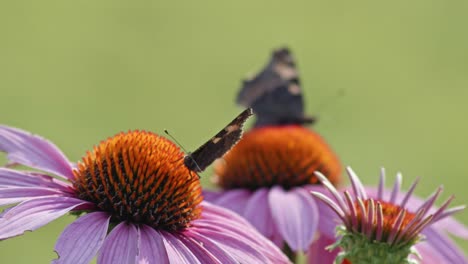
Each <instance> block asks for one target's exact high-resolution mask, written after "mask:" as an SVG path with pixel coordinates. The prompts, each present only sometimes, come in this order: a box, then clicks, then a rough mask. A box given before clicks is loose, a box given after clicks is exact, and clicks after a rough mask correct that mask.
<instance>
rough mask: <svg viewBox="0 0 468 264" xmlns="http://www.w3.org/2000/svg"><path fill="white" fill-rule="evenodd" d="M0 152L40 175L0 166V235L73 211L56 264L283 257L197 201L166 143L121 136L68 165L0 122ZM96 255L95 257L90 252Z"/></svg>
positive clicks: (193, 180)
mask: <svg viewBox="0 0 468 264" xmlns="http://www.w3.org/2000/svg"><path fill="white" fill-rule="evenodd" d="M0 151H4V152H7V153H8V159H9V160H10V161H11V162H13V163H18V164H22V165H25V166H28V167H31V168H33V169H36V170H39V171H43V172H45V173H49V174H53V175H55V176H54V177H53V176H50V175H47V174H45V173H43V172H31V171H22V170H15V169H10V168H5V167H1V168H0V205H11V204H16V203H19V204H18V205H16V206H14V207H12V208H10V209H9V210H5V212H3V213H2V214H1V215H0V240H3V239H7V238H10V237H14V236H18V235H21V234H23V233H24V232H25V231H27V230H35V229H37V228H39V227H41V226H43V225H45V224H47V223H49V222H51V221H53V220H54V219H56V218H58V217H60V216H62V215H65V214H67V213H68V212H73V213H75V214H78V215H81V216H80V217H79V218H78V219H77V220H76V221H75V222H73V223H72V224H70V225H69V226H68V227H67V228H66V229H65V230H64V232H63V233H62V234H61V236H60V237H59V239H58V241H57V244H56V246H55V250H56V252H57V254H58V259H56V260H55V261H54V262H55V263H71V262H72V263H89V261H90V260H91V259H92V258H93V257H94V255H96V253H97V254H98V263H156V262H157V263H194V262H200V263H238V262H243V263H263V262H266V263H285V262H287V259H286V258H285V257H284V256H283V255H282V254H281V252H279V250H278V249H276V247H274V246H273V245H272V244H271V243H270V242H269V241H267V240H266V239H264V238H263V237H262V236H260V235H259V234H258V233H256V231H255V230H254V229H253V228H252V227H251V226H250V225H249V224H248V223H247V222H245V221H244V220H243V219H241V218H240V217H238V216H236V215H235V214H233V213H231V212H229V211H226V210H224V209H222V208H219V207H217V206H214V205H211V204H209V203H207V202H203V198H202V196H201V187H200V182H199V180H198V178H197V177H192V175H191V174H190V172H189V171H188V169H187V168H186V167H185V166H184V165H183V157H184V155H183V153H182V152H181V151H180V150H179V148H178V147H177V146H175V145H174V144H173V143H172V142H170V141H169V140H167V139H165V138H163V137H160V136H158V135H156V134H153V133H150V132H144V131H131V132H128V133H120V134H118V135H116V136H114V137H112V138H109V139H107V140H105V141H103V142H101V143H100V144H99V145H98V146H96V147H95V148H94V150H93V151H91V152H88V153H87V154H86V155H85V156H84V157H83V159H82V161H81V162H79V163H78V164H77V166H76V167H74V166H73V165H72V163H70V162H69V161H68V160H67V159H66V158H65V156H64V155H63V154H62V152H61V151H60V150H59V149H58V148H57V147H56V146H55V145H53V144H52V143H51V142H49V141H47V140H45V139H43V138H40V137H38V136H34V135H31V134H29V133H27V132H24V131H22V130H18V129H14V128H10V127H5V126H0ZM98 251H99V253H98Z"/></svg>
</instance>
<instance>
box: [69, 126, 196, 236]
mask: <svg viewBox="0 0 468 264" xmlns="http://www.w3.org/2000/svg"><path fill="white" fill-rule="evenodd" d="M183 158H184V154H183V153H182V152H181V151H180V149H179V148H178V147H177V146H175V145H174V144H173V143H172V142H171V141H169V140H167V139H166V138H164V137H161V136H158V135H156V134H153V133H150V132H145V131H132V132H128V133H120V134H118V135H116V136H114V137H112V138H109V139H107V140H105V141H103V142H101V143H100V144H99V145H98V146H97V147H94V150H93V151H92V152H88V153H87V155H86V156H84V157H83V160H82V162H80V163H78V169H76V170H74V174H75V181H74V183H73V185H74V187H75V188H76V190H77V192H78V195H79V197H80V198H81V199H83V200H87V201H90V202H93V203H94V204H96V206H97V207H98V208H99V209H100V210H102V211H106V212H109V213H110V214H111V215H112V218H111V220H112V221H113V222H122V221H129V222H132V223H142V224H147V225H149V226H152V227H154V228H157V229H163V230H179V229H182V228H185V227H187V226H188V225H189V223H190V221H191V220H194V219H197V218H199V216H200V213H201V208H200V207H199V206H198V205H199V204H200V202H201V200H202V196H201V187H200V182H199V180H198V178H197V177H196V176H195V177H193V176H192V174H191V173H190V172H189V170H188V169H187V168H186V167H185V166H184V164H183Z"/></svg>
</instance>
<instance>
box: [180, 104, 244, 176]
mask: <svg viewBox="0 0 468 264" xmlns="http://www.w3.org/2000/svg"><path fill="white" fill-rule="evenodd" d="M252 114H253V113H252V109H251V108H247V109H246V110H244V111H243V112H242V113H240V114H239V115H238V116H237V117H236V118H235V119H234V120H232V121H231V122H230V123H229V124H228V125H227V126H226V127H225V128H223V129H222V130H221V131H219V132H218V134H216V135H215V136H214V137H213V138H211V139H210V140H208V141H207V142H206V143H205V144H203V145H201V146H200V147H199V148H198V149H197V150H195V151H194V152H192V153H191V154H189V155H187V156H186V157H185V159H184V164H185V166H186V167H187V168H188V169H189V170H192V171H196V172H202V171H204V170H205V169H206V167H208V166H209V165H210V164H211V163H213V161H214V160H215V159H217V158H220V157H221V156H223V155H224V154H225V153H226V152H228V151H229V150H230V149H231V148H232V147H233V146H234V145H235V144H236V143H237V142H238V141H239V140H240V138H241V136H242V127H243V125H244V123H245V121H246V120H247V119H248V118H249V117H250V116H251V115H252Z"/></svg>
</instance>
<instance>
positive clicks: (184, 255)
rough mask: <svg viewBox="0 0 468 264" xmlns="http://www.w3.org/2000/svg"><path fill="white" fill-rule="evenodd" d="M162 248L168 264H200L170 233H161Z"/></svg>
mask: <svg viewBox="0 0 468 264" xmlns="http://www.w3.org/2000/svg"><path fill="white" fill-rule="evenodd" d="M161 235H162V238H163V242H164V246H165V247H166V252H167V256H168V258H169V263H194V264H197V263H199V264H201V262H200V261H199V260H198V259H197V257H196V256H195V255H194V254H193V253H192V252H191V251H190V249H189V248H187V246H186V245H184V243H182V242H181V241H180V240H179V239H178V238H177V237H174V236H173V235H172V234H171V233H168V232H165V231H161Z"/></svg>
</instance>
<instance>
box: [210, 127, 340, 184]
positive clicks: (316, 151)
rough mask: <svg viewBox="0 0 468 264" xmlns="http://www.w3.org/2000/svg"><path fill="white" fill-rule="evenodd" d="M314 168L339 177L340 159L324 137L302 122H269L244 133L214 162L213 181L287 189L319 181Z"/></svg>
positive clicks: (332, 177) (335, 180)
mask: <svg viewBox="0 0 468 264" xmlns="http://www.w3.org/2000/svg"><path fill="white" fill-rule="evenodd" d="M315 171H320V172H322V173H323V174H324V175H326V176H327V177H328V178H329V179H330V181H331V182H332V183H334V184H336V183H338V182H339V181H340V173H341V165H340V162H339V161H338V158H337V157H336V156H335V154H334V153H333V152H332V150H331V149H330V147H329V146H328V145H327V144H326V143H325V141H324V140H323V139H322V138H321V137H320V136H319V135H318V134H317V133H315V132H314V131H312V130H309V129H307V128H304V127H302V126H298V125H290V126H270V127H261V128H256V129H253V130H251V131H249V132H247V133H245V134H244V136H243V138H242V140H241V141H239V143H238V144H237V145H236V146H235V147H234V148H233V149H232V150H231V151H230V152H229V153H228V154H226V155H225V156H224V162H223V161H220V162H217V163H216V164H215V181H216V182H217V184H218V185H219V186H220V187H222V188H224V189H235V188H247V189H251V190H255V189H258V188H262V187H271V186H274V185H280V186H282V187H283V188H285V189H290V188H293V187H296V186H303V185H307V184H318V183H319V182H318V180H317V178H316V177H315V175H314V172H315Z"/></svg>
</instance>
